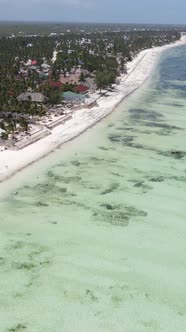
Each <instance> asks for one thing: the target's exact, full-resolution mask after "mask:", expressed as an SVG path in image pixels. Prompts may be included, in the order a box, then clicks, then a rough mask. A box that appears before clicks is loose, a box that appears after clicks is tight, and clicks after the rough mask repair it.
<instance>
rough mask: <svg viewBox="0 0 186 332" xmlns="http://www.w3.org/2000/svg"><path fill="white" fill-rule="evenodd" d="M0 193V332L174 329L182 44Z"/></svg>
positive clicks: (181, 280) (182, 316) (184, 106)
mask: <svg viewBox="0 0 186 332" xmlns="http://www.w3.org/2000/svg"><path fill="white" fill-rule="evenodd" d="M0 191H1V199H0V331H2V332H8V331H9V332H10V331H13V332H22V331H25V332H27V331H29V332H54V331H55V332H62V331H64V332H72V331H73V332H74V331H78V332H89V331H90V332H95V331H96V332H99V331H100V332H102V331H103V332H109V331H110V332H113V331H117V332H123V331H125V332H146V331H149V332H155V331H162V332H171V331H172V332H176V331H179V332H182V331H186V296H185V294H186V284H185V281H186V204H185V200H186V47H180V48H176V49H173V50H171V51H168V52H167V53H164V55H163V56H162V58H161V61H160V63H159V65H158V66H157V67H156V69H155V71H154V74H153V77H152V79H151V81H149V82H147V83H146V84H145V86H144V87H143V88H142V89H140V90H139V91H138V92H137V93H136V94H134V95H133V96H131V97H130V98H129V99H128V100H126V101H124V102H123V103H122V104H121V105H120V106H119V107H118V109H117V111H116V112H114V113H113V114H112V115H111V116H109V117H108V118H106V119H105V120H103V121H102V122H101V123H99V124H98V125H97V126H96V127H94V128H92V129H91V130H89V131H87V132H86V133H85V134H84V135H82V136H81V137H79V138H78V139H76V140H75V141H73V142H70V143H68V144H67V145H66V146H63V147H61V148H59V149H57V150H56V151H55V152H54V153H52V154H51V155H50V156H48V157H47V158H45V159H43V160H41V161H40V162H38V163H36V164H35V165H32V166H31V167H29V168H28V169H26V170H25V171H22V172H21V173H20V174H17V175H16V176H15V177H14V178H12V179H11V180H10V181H8V182H7V183H4V184H1V185H0Z"/></svg>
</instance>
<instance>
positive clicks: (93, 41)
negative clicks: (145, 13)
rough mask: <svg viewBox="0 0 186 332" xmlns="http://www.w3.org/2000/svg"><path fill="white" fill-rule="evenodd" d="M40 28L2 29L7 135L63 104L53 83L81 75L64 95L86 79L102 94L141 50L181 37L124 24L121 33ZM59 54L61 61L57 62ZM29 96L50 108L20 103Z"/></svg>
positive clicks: (0, 86) (0, 115)
mask: <svg viewBox="0 0 186 332" xmlns="http://www.w3.org/2000/svg"><path fill="white" fill-rule="evenodd" d="M83 26H84V25H83ZM78 27H79V28H78ZM40 28H41V29H40V30H39V29H38V25H37V24H36V25H33V24H32V25H31V24H24V25H20V24H18V23H14V24H10V25H7V24H0V36H1V37H0V119H1V122H0V127H1V128H2V129H5V130H6V131H8V132H13V131H14V130H16V126H17V123H19V127H21V128H23V129H24V130H27V129H28V122H29V120H30V119H31V118H33V116H35V115H37V116H41V115H43V114H44V112H45V110H46V108H47V107H49V106H50V105H55V104H58V103H60V102H61V89H59V88H56V87H53V86H51V85H50V82H52V81H60V80H61V79H62V81H63V79H66V78H67V77H70V78H72V76H73V75H75V74H76V72H77V71H79V74H78V75H79V76H78V79H76V82H75V83H74V82H73V84H72V81H70V82H68V80H65V82H64V83H65V84H64V86H63V89H64V91H68V90H69V91H73V89H74V84H77V83H78V82H77V81H79V82H81V83H84V84H86V80H87V78H89V81H90V80H92V81H91V82H92V85H93V82H95V83H96V85H97V88H98V89H100V91H101V90H102V89H105V88H108V87H111V85H112V84H113V83H114V82H115V79H116V77H117V76H119V75H120V74H121V73H124V72H126V67H125V64H126V62H128V61H131V60H132V58H133V57H134V56H135V55H136V54H137V53H138V52H139V51H141V50H143V49H145V48H150V47H153V46H157V45H158V46H159V45H163V44H166V43H171V42H174V41H175V40H177V39H179V38H180V33H179V31H178V29H176V30H173V29H172V28H170V27H169V28H166V29H165V30H163V29H162V28H161V29H153V30H149V29H141V28H139V29H136V28H134V26H132V25H131V26H129V28H126V26H125V25H123V26H120V28H119V26H117V29H118V30H117V31H116V30H115V29H116V26H112V25H107V27H105V25H89V27H87V29H85V28H84V29H83V27H82V25H74V24H72V25H71V28H69V26H68V24H64V25H60V24H59V25H58V24H53V25H52V24H41V25H40ZM67 28H68V30H67ZM38 31H40V32H39V33H38ZM62 31H63V32H62ZM29 33H32V35H30V34H29ZM33 33H35V35H33ZM55 50H56V51H57V57H56V60H54V61H52V58H53V54H54V51H55ZM29 61H30V62H29ZM43 64H44V66H48V67H47V68H48V69H46V67H45V68H44V67H42V66H43ZM66 83H70V84H66ZM27 91H30V92H42V93H43V94H44V95H45V96H46V97H47V98H46V104H48V105H46V106H45V107H44V106H42V105H40V104H38V103H37V102H33V101H31V100H29V99H28V100H25V101H22V100H18V99H17V97H18V95H19V94H20V93H22V92H27ZM3 135H4V138H5V136H6V134H3Z"/></svg>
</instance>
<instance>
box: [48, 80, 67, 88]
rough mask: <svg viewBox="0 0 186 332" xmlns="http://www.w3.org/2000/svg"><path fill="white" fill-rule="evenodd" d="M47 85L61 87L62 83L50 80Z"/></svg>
mask: <svg viewBox="0 0 186 332" xmlns="http://www.w3.org/2000/svg"><path fill="white" fill-rule="evenodd" d="M49 85H50V86H52V87H53V88H58V89H62V87H63V85H64V84H63V83H61V82H54V81H50V82H49Z"/></svg>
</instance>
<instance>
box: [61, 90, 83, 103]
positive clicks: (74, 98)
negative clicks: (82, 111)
mask: <svg viewBox="0 0 186 332" xmlns="http://www.w3.org/2000/svg"><path fill="white" fill-rule="evenodd" d="M62 97H63V100H64V102H66V103H72V104H81V103H84V102H85V95H83V94H80V93H75V92H71V91H67V92H64V93H63V94H62Z"/></svg>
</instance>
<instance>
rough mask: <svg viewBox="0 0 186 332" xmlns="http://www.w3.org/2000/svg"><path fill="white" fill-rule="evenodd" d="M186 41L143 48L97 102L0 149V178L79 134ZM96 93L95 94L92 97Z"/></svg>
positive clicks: (99, 118)
mask: <svg viewBox="0 0 186 332" xmlns="http://www.w3.org/2000/svg"><path fill="white" fill-rule="evenodd" d="M184 44H186V36H183V37H182V38H181V40H179V41H177V42H176V43H174V44H170V45H165V46H162V47H156V48H152V49H148V50H144V51H142V52H140V53H139V54H138V56H137V57H136V58H135V59H134V60H133V61H132V62H130V63H128V66H127V67H128V74H127V75H123V76H122V77H121V83H120V84H119V85H116V86H115V89H114V90H113V91H112V92H110V91H109V92H108V93H107V96H102V97H100V98H99V99H97V103H98V106H96V107H94V108H92V109H82V110H79V111H76V112H74V114H73V118H72V119H71V120H70V121H68V122H67V123H65V124H62V125H59V126H57V127H55V128H54V129H53V130H52V131H51V132H52V133H51V135H50V136H47V137H46V138H44V139H41V140H40V141H38V142H36V143H33V144H31V145H29V146H27V147H26V148H24V149H22V150H19V151H9V150H5V151H1V152H0V181H1V182H2V181H3V180H5V179H7V178H9V177H10V176H12V175H13V174H14V173H16V172H17V171H19V170H21V169H23V168H25V167H26V166H28V165H30V164H32V163H33V162H35V161H36V160H38V159H40V158H42V157H44V156H46V155H47V154H48V153H50V152H51V151H52V150H54V149H55V148H57V147H58V146H59V145H61V144H63V143H65V142H67V141H69V140H71V139H73V138H75V137H77V136H79V135H80V134H81V133H83V132H84V131H85V130H87V129H88V128H90V127H92V126H93V125H94V124H95V123H97V122H98V121H100V120H101V119H102V118H104V117H105V116H107V115H108V114H109V113H111V112H112V111H113V110H114V109H115V107H116V106H117V105H118V104H119V103H120V102H121V101H122V100H123V99H124V98H126V97H127V96H128V95H130V94H131V93H132V92H134V91H135V90H136V89H138V88H139V87H140V86H141V85H142V84H143V83H144V82H145V80H146V79H147V78H148V77H149V75H150V73H151V71H152V69H153V67H154V65H155V63H156V61H157V59H158V56H159V55H160V54H161V53H162V52H163V51H165V50H166V49H169V48H171V47H176V46H181V45H184ZM95 97H96V95H95V96H94V98H95Z"/></svg>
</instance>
